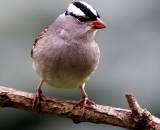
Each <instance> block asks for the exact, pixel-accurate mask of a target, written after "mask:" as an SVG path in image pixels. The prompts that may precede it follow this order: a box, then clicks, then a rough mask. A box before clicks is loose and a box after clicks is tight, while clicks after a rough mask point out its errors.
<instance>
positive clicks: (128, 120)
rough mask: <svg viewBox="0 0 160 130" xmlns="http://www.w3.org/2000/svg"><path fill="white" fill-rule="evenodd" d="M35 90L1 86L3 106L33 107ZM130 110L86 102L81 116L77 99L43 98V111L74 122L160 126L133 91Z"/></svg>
mask: <svg viewBox="0 0 160 130" xmlns="http://www.w3.org/2000/svg"><path fill="white" fill-rule="evenodd" d="M33 98H34V94H32V93H27V92H23V91H19V90H15V89H12V88H6V87H2V86H0V107H13V108H20V109H25V110H29V111H35V112H36V110H35V109H32V102H33ZM126 98H127V101H128V103H129V106H130V109H131V111H130V110H126V109H121V108H114V107H110V106H102V105H97V104H96V105H95V106H94V105H93V106H86V110H85V114H84V116H83V117H81V106H78V107H76V108H74V109H73V106H74V104H75V103H76V101H69V100H62V99H57V98H51V97H45V99H46V101H42V102H41V112H42V113H49V114H53V115H58V116H62V117H66V118H70V119H72V120H73V121H74V122H75V123H80V122H91V123H98V124H110V125H115V126H120V127H123V128H127V129H132V130H160V119H158V118H156V117H154V116H152V115H151V114H150V113H149V112H148V111H147V110H146V109H142V108H140V106H139V105H138V103H137V101H136V99H135V97H134V96H133V95H132V94H126Z"/></svg>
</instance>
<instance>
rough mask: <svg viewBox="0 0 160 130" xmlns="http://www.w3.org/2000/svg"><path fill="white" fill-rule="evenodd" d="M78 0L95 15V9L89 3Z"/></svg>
mask: <svg viewBox="0 0 160 130" xmlns="http://www.w3.org/2000/svg"><path fill="white" fill-rule="evenodd" d="M79 2H80V3H82V4H84V5H85V6H87V8H88V9H90V10H91V12H92V13H93V14H94V15H95V16H97V11H96V10H95V9H94V8H93V7H92V6H91V5H89V4H88V3H86V2H84V1H79Z"/></svg>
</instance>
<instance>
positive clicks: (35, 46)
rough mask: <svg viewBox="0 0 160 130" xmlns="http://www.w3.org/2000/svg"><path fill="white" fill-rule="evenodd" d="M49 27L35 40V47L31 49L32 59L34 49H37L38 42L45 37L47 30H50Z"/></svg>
mask: <svg viewBox="0 0 160 130" xmlns="http://www.w3.org/2000/svg"><path fill="white" fill-rule="evenodd" d="M48 28H49V26H48V27H47V28H46V29H44V30H43V31H42V32H41V33H40V34H39V35H38V37H37V38H36V39H35V41H34V43H33V47H32V49H31V57H32V58H33V49H34V48H35V47H36V44H37V42H38V41H39V40H40V39H41V38H42V37H43V35H45V34H46V32H47V30H48Z"/></svg>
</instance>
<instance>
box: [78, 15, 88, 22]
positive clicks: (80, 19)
mask: <svg viewBox="0 0 160 130" xmlns="http://www.w3.org/2000/svg"><path fill="white" fill-rule="evenodd" d="M77 19H78V20H79V21H80V22H86V21H87V19H86V18H84V17H82V16H78V17H77Z"/></svg>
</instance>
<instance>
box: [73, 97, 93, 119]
mask: <svg viewBox="0 0 160 130" xmlns="http://www.w3.org/2000/svg"><path fill="white" fill-rule="evenodd" d="M80 104H82V117H83V115H84V112H85V108H86V104H88V105H95V103H94V102H93V101H90V100H89V99H88V97H87V96H84V97H82V99H81V100H80V101H79V102H77V103H76V104H75V105H74V106H73V108H75V107H77V106H78V105H80Z"/></svg>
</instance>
